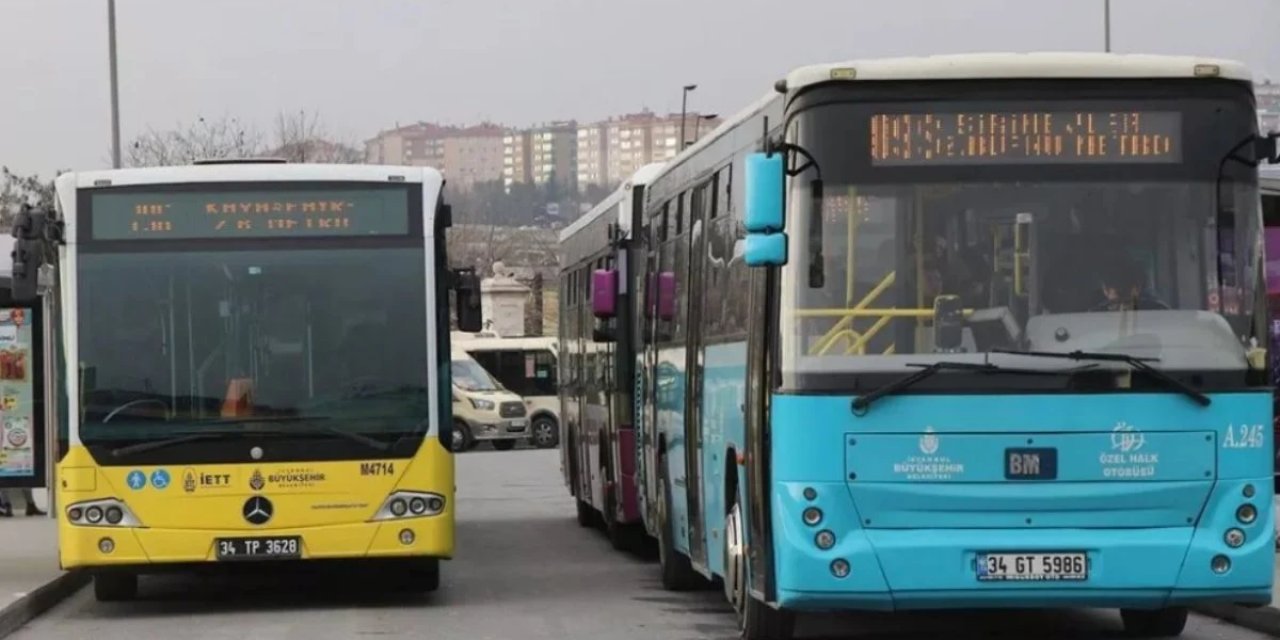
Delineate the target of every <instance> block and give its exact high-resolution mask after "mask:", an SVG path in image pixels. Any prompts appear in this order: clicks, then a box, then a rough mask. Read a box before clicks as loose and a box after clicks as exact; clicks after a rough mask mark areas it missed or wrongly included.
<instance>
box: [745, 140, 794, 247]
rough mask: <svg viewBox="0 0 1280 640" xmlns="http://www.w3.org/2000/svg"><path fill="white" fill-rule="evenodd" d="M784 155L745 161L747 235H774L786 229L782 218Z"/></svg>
mask: <svg viewBox="0 0 1280 640" xmlns="http://www.w3.org/2000/svg"><path fill="white" fill-rule="evenodd" d="M783 161H784V154H782V153H772V154H768V153H753V154H751V155H749V156H747V160H746V184H745V188H746V201H745V212H744V213H745V215H744V217H745V223H746V227H747V233H773V232H775V231H782V230H783V228H784V227H785V220H784V218H783V193H782V190H783V182H784V176H785V170H784V166H783Z"/></svg>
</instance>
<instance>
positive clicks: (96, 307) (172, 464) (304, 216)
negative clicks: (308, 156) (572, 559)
mask: <svg viewBox="0 0 1280 640" xmlns="http://www.w3.org/2000/svg"><path fill="white" fill-rule="evenodd" d="M56 187H57V208H56V210H55V211H33V210H30V209H28V210H25V211H23V212H22V213H21V214H20V215H19V218H18V221H17V223H16V225H15V231H14V235H15V236H16V237H17V249H16V252H15V256H14V269H13V270H14V277H13V288H14V291H13V293H14V296H15V298H16V299H19V300H35V299H37V298H42V302H41V303H40V304H42V305H43V309H44V313H43V317H44V318H45V319H46V324H47V326H46V327H44V331H45V335H46V336H47V337H48V338H49V339H47V340H45V341H44V342H45V344H46V349H45V352H46V357H47V359H48V362H49V363H50V366H47V367H45V368H44V369H45V371H46V374H45V375H46V376H51V377H50V378H48V379H47V380H46V384H45V389H46V391H47V394H48V400H47V403H46V404H47V411H46V412H45V415H46V420H47V427H48V429H47V431H46V432H48V433H57V434H58V442H57V445H58V446H57V447H56V452H57V454H56V455H57V466H56V482H55V499H56V502H57V504H56V511H57V517H58V522H59V527H58V536H59V547H60V559H61V564H62V567H63V568H65V569H72V568H85V569H88V570H89V571H90V572H91V573H92V574H93V575H94V591H95V595H96V596H97V598H98V599H99V600H125V599H131V598H133V597H135V596H136V594H137V585H138V576H139V575H140V574H147V573H156V572H161V571H171V570H179V571H182V570H208V569H215V568H222V569H227V568H230V567H231V566H232V565H235V566H238V567H240V568H244V567H245V563H254V562H260V563H269V565H259V566H262V567H264V568H265V566H273V567H274V566H279V565H277V564H276V563H296V562H306V563H313V562H319V561H343V560H348V561H355V564H357V565H361V566H364V565H374V564H376V563H385V564H386V565H387V568H388V569H389V570H392V571H394V572H395V576H396V579H395V584H397V585H399V586H403V587H405V588H408V589H412V590H418V591H431V590H434V589H436V588H438V585H439V580H440V561H441V560H442V559H448V558H450V557H451V556H452V554H453V550H454V504H453V497H454V496H453V491H454V466H453V465H454V461H453V457H452V453H451V452H450V450H449V448H448V447H447V446H445V444H447V443H448V442H449V439H450V433H449V430H450V428H451V427H450V425H451V422H452V420H451V408H450V403H449V402H448V398H449V397H450V395H449V386H450V380H449V361H450V353H449V351H450V350H449V321H450V316H449V293H450V291H451V290H452V291H454V292H455V293H456V301H457V310H458V311H457V324H458V326H459V328H461V329H463V330H472V331H474V330H478V329H479V328H480V315H479V314H480V312H479V309H480V304H479V298H478V296H479V286H478V280H477V278H476V276H475V274H474V273H473V272H471V271H463V270H451V269H449V268H448V262H447V259H446V256H445V243H444V233H445V231H444V230H445V228H446V227H447V226H449V222H450V215H449V207H448V205H446V204H445V203H444V201H443V198H442V188H443V179H442V177H441V174H440V173H439V172H437V171H436V170H434V169H430V168H424V167H395V166H340V165H294V164H287V163H281V162H277V161H240V162H227V161H220V162H209V163H197V164H195V165H191V166H182V167H167V168H147V169H126V170H115V171H100V172H87V173H68V174H64V175H62V176H60V177H59V178H58V180H57V182H56ZM442 443H444V444H442Z"/></svg>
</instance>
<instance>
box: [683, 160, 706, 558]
mask: <svg viewBox="0 0 1280 640" xmlns="http://www.w3.org/2000/svg"><path fill="white" fill-rule="evenodd" d="M709 194H710V190H709V189H708V188H707V185H705V184H704V185H702V186H700V187H695V188H694V190H693V194H692V195H693V197H692V199H691V200H692V201H691V202H690V207H691V211H690V213H691V215H690V216H689V262H688V265H689V273H688V279H687V280H686V282H687V283H688V285H687V286H686V288H685V290H686V291H688V292H689V293H688V295H687V298H686V299H687V300H688V304H689V307H688V316H687V317H688V322H687V323H686V325H685V326H686V327H688V329H687V330H686V334H685V335H686V336H687V338H686V340H687V342H686V344H687V345H688V348H687V350H686V351H685V358H686V362H685V371H687V372H688V373H687V374H686V376H687V377H686V383H685V398H684V406H685V413H684V415H685V422H684V433H685V443H686V445H687V446H686V447H685V469H686V472H685V473H686V480H685V491H686V492H687V493H688V496H689V557H690V558H691V559H692V560H693V563H694V565H695V566H700V567H706V566H707V531H706V514H704V513H703V511H704V510H705V509H704V507H705V505H704V503H703V500H702V478H703V469H702V396H703V394H702V382H703V365H704V357H703V356H704V349H703V344H702V337H703V328H702V325H703V319H702V315H703V308H704V305H703V303H702V301H703V299H704V298H705V296H703V295H701V292H702V291H703V282H702V273H703V264H704V263H705V262H706V255H707V226H706V220H705V219H704V217H705V214H706V211H707V206H706V204H707V196H708V195H709Z"/></svg>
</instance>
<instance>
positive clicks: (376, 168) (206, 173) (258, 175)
mask: <svg viewBox="0 0 1280 640" xmlns="http://www.w3.org/2000/svg"><path fill="white" fill-rule="evenodd" d="M294 180H296V181H314V182H408V183H414V184H424V185H427V186H428V187H432V186H434V187H436V188H438V187H439V186H441V185H442V183H443V182H444V177H443V176H442V175H441V174H440V172H439V171H437V170H435V169H433V168H431V167H406V166H396V165H372V164H288V163H283V164H282V163H272V162H261V163H234V164H202V165H181V166H172V167H142V168H136V169H107V170H99V171H83V172H72V173H67V174H63V175H62V176H60V177H59V178H58V185H59V186H60V187H63V188H66V187H69V186H75V187H76V188H92V187H107V186H109V187H123V186H132V185H147V184H175V183H187V182H272V181H294ZM71 181H74V184H71Z"/></svg>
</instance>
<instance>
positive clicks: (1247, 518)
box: [1236, 504, 1258, 524]
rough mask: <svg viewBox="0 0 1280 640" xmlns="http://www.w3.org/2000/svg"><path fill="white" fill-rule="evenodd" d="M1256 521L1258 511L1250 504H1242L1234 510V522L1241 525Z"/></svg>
mask: <svg viewBox="0 0 1280 640" xmlns="http://www.w3.org/2000/svg"><path fill="white" fill-rule="evenodd" d="M1257 519H1258V509H1257V508H1256V507H1254V506H1253V505H1251V504H1242V505H1240V508H1239V509H1236V520H1239V521H1240V522H1241V523H1243V524H1253V521H1254V520H1257Z"/></svg>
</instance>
